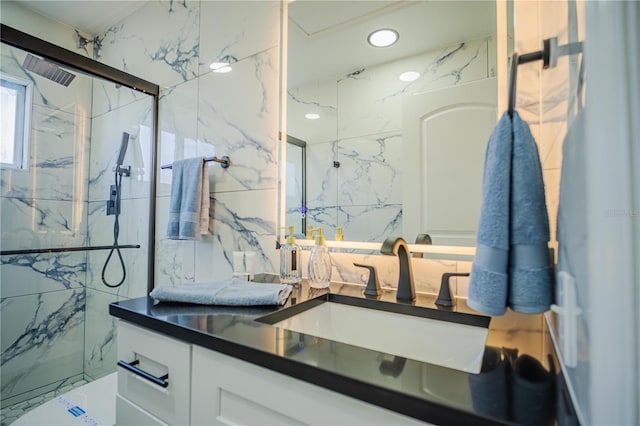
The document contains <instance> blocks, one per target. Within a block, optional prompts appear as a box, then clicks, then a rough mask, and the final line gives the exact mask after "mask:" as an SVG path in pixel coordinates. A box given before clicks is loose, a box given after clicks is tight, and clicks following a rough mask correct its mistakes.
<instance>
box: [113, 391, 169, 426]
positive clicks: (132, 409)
mask: <svg viewBox="0 0 640 426" xmlns="http://www.w3.org/2000/svg"><path fill="white" fill-rule="evenodd" d="M116 425H118V426H127V425H131V426H134V425H136V426H137V425H146V426H168V425H167V424H166V423H165V422H163V421H162V420H160V419H158V418H157V417H154V416H153V415H152V414H150V413H147V412H146V411H144V410H143V409H142V408H140V407H138V406H137V405H135V404H133V403H131V402H129V401H127V400H126V399H124V398H123V397H121V396H120V395H116Z"/></svg>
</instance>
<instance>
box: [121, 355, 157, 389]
mask: <svg viewBox="0 0 640 426" xmlns="http://www.w3.org/2000/svg"><path fill="white" fill-rule="evenodd" d="M139 363H140V361H139V360H137V359H136V360H134V361H131V362H125V361H122V360H120V361H118V366H120V367H122V368H124V369H125V370H128V371H130V372H132V373H133V374H135V375H137V376H140V377H142V378H143V379H147V380H149V381H150V382H152V383H154V384H156V385H158V386H160V387H163V388H166V387H167V386H169V382H167V379H168V378H169V374H165V375H164V376H161V377H156V376H154V375H153V374H149V373H147V372H146V371H144V370H141V369H139V368H138V367H136V365H138V364H139Z"/></svg>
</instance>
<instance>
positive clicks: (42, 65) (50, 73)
mask: <svg viewBox="0 0 640 426" xmlns="http://www.w3.org/2000/svg"><path fill="white" fill-rule="evenodd" d="M22 66H23V67H24V68H25V69H27V70H29V71H32V72H34V73H36V74H38V75H41V76H42V77H44V78H48V79H49V80H51V81H55V82H56V83H58V84H62V85H63V86H65V87H67V86H69V84H71V82H72V81H73V79H74V78H76V76H75V74H71V73H70V72H68V71H65V70H63V69H62V68H60V67H59V66H58V65H56V64H54V63H53V62H49V61H47V60H45V59H40V58H37V57H35V56H33V55H31V54H27V57H26V58H24V62H23V63H22Z"/></svg>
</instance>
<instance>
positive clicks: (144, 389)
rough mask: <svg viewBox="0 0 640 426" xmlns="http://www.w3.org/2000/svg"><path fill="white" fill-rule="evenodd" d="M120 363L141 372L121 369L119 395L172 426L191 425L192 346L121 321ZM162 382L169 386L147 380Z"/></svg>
mask: <svg viewBox="0 0 640 426" xmlns="http://www.w3.org/2000/svg"><path fill="white" fill-rule="evenodd" d="M118 359H119V360H120V361H124V362H126V363H134V367H135V369H137V370H141V372H137V373H136V372H132V371H130V370H127V369H125V368H123V367H122V366H120V367H118V394H119V395H121V396H122V397H123V398H125V399H127V400H128V401H130V402H132V403H134V404H135V405H137V406H138V407H140V408H142V409H143V410H145V411H147V412H148V413H151V414H152V415H153V416H155V417H157V418H158V419H160V420H161V421H163V422H165V423H168V424H172V425H186V424H189V391H190V387H191V345H189V344H187V343H184V342H181V341H179V340H176V339H172V338H169V337H167V336H164V335H162V334H159V333H155V332H152V331H149V330H147V329H144V328H141V327H138V326H135V325H132V324H130V323H127V322H124V321H119V323H118ZM145 374H149V375H151V376H155V377H158V378H162V377H165V375H166V379H165V378H163V379H162V380H161V381H164V382H166V384H167V386H166V387H164V386H163V385H162V384H161V385H159V384H156V383H153V382H152V381H150V380H148V379H146V378H145V377H144V375H145Z"/></svg>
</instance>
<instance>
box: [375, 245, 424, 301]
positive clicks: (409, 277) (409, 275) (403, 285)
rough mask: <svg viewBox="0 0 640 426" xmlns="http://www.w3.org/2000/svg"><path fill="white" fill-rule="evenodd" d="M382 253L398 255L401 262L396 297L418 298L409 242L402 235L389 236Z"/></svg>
mask: <svg viewBox="0 0 640 426" xmlns="http://www.w3.org/2000/svg"><path fill="white" fill-rule="evenodd" d="M380 253H382V254H386V255H389V256H398V260H399V262H400V274H399V277H398V290H397V292H396V299H397V300H402V301H412V300H414V299H415V298H416V289H415V286H414V284H413V271H412V270H411V256H410V255H409V247H408V246H407V242H406V241H405V240H404V239H402V238H400V237H389V238H387V239H386V240H384V243H382V248H380Z"/></svg>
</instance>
